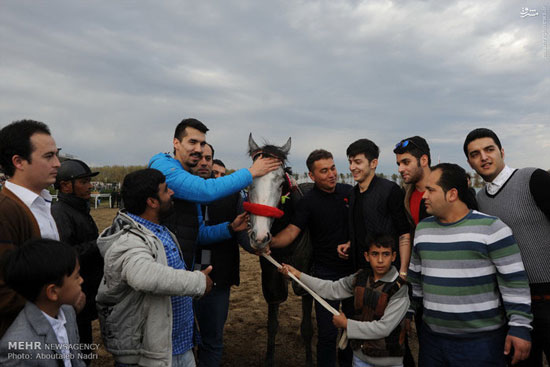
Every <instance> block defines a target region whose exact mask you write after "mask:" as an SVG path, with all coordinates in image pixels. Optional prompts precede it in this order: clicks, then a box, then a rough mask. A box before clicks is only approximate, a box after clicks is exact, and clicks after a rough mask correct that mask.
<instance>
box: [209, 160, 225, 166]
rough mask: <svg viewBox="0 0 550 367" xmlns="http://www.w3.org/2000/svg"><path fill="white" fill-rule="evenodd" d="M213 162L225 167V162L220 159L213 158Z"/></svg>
mask: <svg viewBox="0 0 550 367" xmlns="http://www.w3.org/2000/svg"><path fill="white" fill-rule="evenodd" d="M212 164H217V165H218V166H222V167H223V168H225V164H223V162H222V161H221V160H220V159H214V160H212Z"/></svg>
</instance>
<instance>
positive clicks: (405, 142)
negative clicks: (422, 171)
mask: <svg viewBox="0 0 550 367" xmlns="http://www.w3.org/2000/svg"><path fill="white" fill-rule="evenodd" d="M409 144H411V145H414V146H415V147H417V148H418V149H420V151H421V152H422V153H426V152H425V151H424V149H422V148H421V147H419V146H418V144H416V143H415V142H414V141H412V140H411V139H404V140H401V141H400V142H399V143H397V144H395V149H398V148H406V147H408V146H409Z"/></svg>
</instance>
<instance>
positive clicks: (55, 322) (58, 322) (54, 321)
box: [41, 308, 67, 334]
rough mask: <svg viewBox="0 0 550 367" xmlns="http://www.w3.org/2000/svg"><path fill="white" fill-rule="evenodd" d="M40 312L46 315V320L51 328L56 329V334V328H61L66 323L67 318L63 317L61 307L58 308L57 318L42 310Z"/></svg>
mask: <svg viewBox="0 0 550 367" xmlns="http://www.w3.org/2000/svg"><path fill="white" fill-rule="evenodd" d="M41 311H42V310H41ZM42 314H43V315H44V316H45V317H46V320H48V322H49V323H50V325H51V326H52V328H53V329H54V330H55V331H56V334H57V330H60V329H61V328H63V327H64V326H65V324H66V323H67V319H66V318H65V313H64V312H63V309H61V308H59V312H58V313H57V318H54V317H51V316H50V315H48V314H47V313H45V312H44V311H42Z"/></svg>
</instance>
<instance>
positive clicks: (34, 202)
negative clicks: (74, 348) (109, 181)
mask: <svg viewBox="0 0 550 367" xmlns="http://www.w3.org/2000/svg"><path fill="white" fill-rule="evenodd" d="M57 152H58V149H57V146H56V144H55V141H54V139H53V138H52V136H51V134H50V130H49V128H48V126H47V125H46V124H44V123H42V122H38V121H33V120H21V121H15V122H13V123H11V124H9V125H7V126H5V127H3V128H2V129H1V130H0V168H1V170H2V171H3V172H4V173H5V174H6V175H7V176H8V177H9V178H8V180H7V181H6V183H5V185H4V187H3V189H2V191H1V192H0V257H2V256H3V254H4V252H5V251H6V250H9V249H11V248H13V247H14V246H20V245H22V244H23V243H24V242H25V241H27V240H29V239H31V238H38V237H42V238H51V239H55V240H59V233H58V231H57V226H56V224H55V221H54V219H53V217H52V215H51V213H50V206H51V201H52V197H51V195H50V193H49V192H48V190H46V188H47V187H48V186H50V185H51V184H53V183H54V182H55V178H56V176H57V169H58V168H59V166H60V163H59V159H58V158H57ZM0 270H1V269H0ZM23 305H24V299H23V298H22V297H21V296H19V295H17V294H16V293H15V292H13V291H12V290H10V289H9V288H7V287H6V286H5V283H4V280H3V279H2V277H1V276H0V337H1V336H2V335H3V334H4V332H5V330H6V329H7V328H8V327H9V325H10V324H11V322H12V321H13V320H14V319H15V317H16V316H17V314H18V313H19V311H20V310H21V309H22V307H23Z"/></svg>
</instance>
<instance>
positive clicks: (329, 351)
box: [313, 266, 354, 367]
mask: <svg viewBox="0 0 550 367" xmlns="http://www.w3.org/2000/svg"><path fill="white" fill-rule="evenodd" d="M313 272H314V275H315V277H317V278H320V279H328V280H337V279H340V278H342V277H344V276H346V275H345V274H340V273H337V272H334V271H333V270H330V269H327V268H324V267H319V266H316V267H315V269H314V271H313ZM327 302H328V303H329V304H330V305H331V306H332V307H334V308H335V309H337V310H338V309H340V303H341V304H342V311H343V312H344V314H345V315H346V317H347V318H349V317H351V316H352V315H353V312H354V309H353V297H350V298H347V299H345V300H342V301H328V300H327ZM332 316H333V315H332V313H330V312H329V311H327V310H326V309H325V308H324V307H323V306H321V305H320V304H319V303H318V302H315V318H316V319H317V366H319V367H334V366H336V343H337V340H336V338H337V337H338V329H337V328H336V327H335V326H334V324H333V323H332ZM352 358H353V351H352V350H351V347H350V346H349V344H348V347H347V348H346V349H344V350H340V349H338V364H339V366H340V367H350V366H351V363H352Z"/></svg>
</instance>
